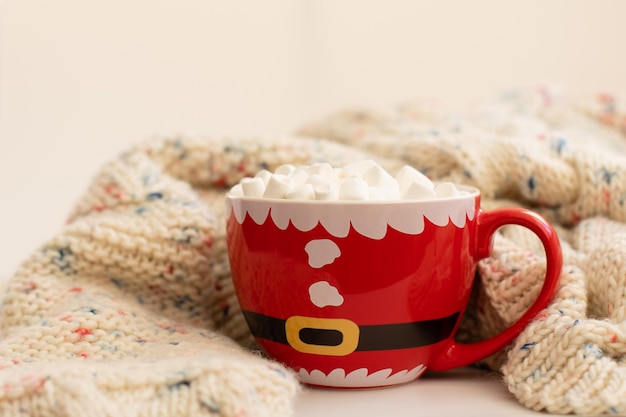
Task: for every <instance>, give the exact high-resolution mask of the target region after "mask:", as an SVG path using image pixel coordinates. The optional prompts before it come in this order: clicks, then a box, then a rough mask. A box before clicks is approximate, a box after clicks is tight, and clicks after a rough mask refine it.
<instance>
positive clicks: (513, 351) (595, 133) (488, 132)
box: [300, 87, 626, 415]
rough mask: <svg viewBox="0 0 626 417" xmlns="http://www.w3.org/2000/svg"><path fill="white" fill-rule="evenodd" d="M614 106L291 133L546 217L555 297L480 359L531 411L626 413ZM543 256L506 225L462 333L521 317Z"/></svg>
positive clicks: (509, 96) (553, 98) (625, 168)
mask: <svg viewBox="0 0 626 417" xmlns="http://www.w3.org/2000/svg"><path fill="white" fill-rule="evenodd" d="M618 104H619V103H618V101H617V99H616V98H615V97H612V96H610V95H607V94H600V95H597V96H595V97H587V98H582V99H580V98H573V97H570V96H567V95H565V94H563V93H559V92H558V91H556V90H555V89H553V88H549V87H541V88H536V89H529V90H525V91H511V92H507V93H505V94H503V95H501V96H499V97H497V98H496V99H495V100H491V101H489V102H486V103H483V104H481V105H477V106H474V107H472V108H471V109H469V110H468V111H467V112H465V113H463V114H460V115H458V114H456V115H455V114H450V113H446V112H445V111H442V110H441V109H440V108H437V107H435V106H433V105H432V103H429V102H424V103H412V104H410V105H406V106H401V107H398V108H394V109H390V110H387V111H371V110H366V109H361V110H354V111H345V112H342V113H338V114H335V115H332V116H330V117H328V118H327V119H325V120H322V121H320V122H318V123H313V124H311V125H309V126H306V127H304V128H303V129H302V130H301V132H300V133H302V134H307V135H311V136H316V137H327V138H332V139H334V140H336V141H339V142H342V143H344V144H348V145H350V146H353V147H356V148H361V149H368V150H370V151H374V152H377V153H379V154H380V155H384V156H387V157H397V158H402V159H403V160H404V161H406V162H407V163H409V164H412V165H413V166H415V167H416V168H418V169H420V170H422V171H423V172H425V173H426V174H427V175H429V176H430V177H431V178H432V179H434V180H452V181H456V182H460V183H467V184H471V185H474V186H477V187H479V188H480V189H481V190H482V194H483V206H484V207H485V208H487V209H489V208H493V207H497V206H507V205H519V206H527V207H530V208H532V209H534V210H536V211H538V212H539V213H541V214H542V215H544V216H545V217H546V218H547V219H548V220H550V221H551V222H552V223H553V225H554V226H555V228H556V229H557V230H558V233H559V234H560V238H561V241H562V245H563V249H564V265H565V266H564V268H563V272H562V276H561V283H560V287H559V290H558V293H557V295H556V297H555V299H554V301H553V303H552V304H551V305H550V306H549V307H548V308H547V309H545V310H544V311H543V312H542V313H540V314H539V315H538V317H536V319H535V320H534V321H533V322H532V323H531V324H530V325H529V326H528V327H527V328H526V329H525V330H524V332H523V333H522V334H521V335H520V337H519V338H517V340H516V341H515V343H513V344H512V346H510V347H509V348H508V349H507V350H505V351H502V352H500V353H498V354H496V355H494V356H493V357H491V358H488V359H487V360H486V361H485V364H486V365H489V366H491V367H492V368H494V369H499V370H501V371H502V373H503V375H504V381H505V383H506V385H507V387H508V389H509V390H510V391H511V392H512V393H513V394H514V395H515V397H516V398H517V399H518V400H519V401H520V403H521V404H523V405H524V406H526V407H528V408H531V409H534V410H542V411H548V412H551V413H562V414H567V413H575V414H617V415H626V113H625V112H624V110H623V109H620V108H619V107H618ZM543 256H544V254H543V250H542V247H541V246H540V244H539V243H538V240H537V238H535V237H534V236H533V235H532V234H531V233H530V232H528V231H527V230H525V229H523V228H520V227H517V226H507V227H506V228H503V229H502V230H501V231H500V232H499V233H498V234H497V236H496V238H495V244H494V250H493V252H492V255H491V256H490V257H489V258H487V259H485V260H483V261H481V263H480V265H479V275H480V280H479V281H480V285H479V286H477V288H476V290H475V291H474V294H473V298H472V300H471V304H470V307H469V309H468V312H467V316H466V317H465V320H464V322H463V323H462V331H461V333H460V335H459V337H460V338H461V339H462V340H466V341H471V340H478V339H482V338H485V337H488V336H491V335H494V334H496V333H498V332H499V331H500V330H502V329H503V328H504V327H505V326H507V325H509V324H511V323H512V322H513V321H514V320H516V319H517V318H518V317H520V316H521V314H522V313H523V312H524V311H525V310H526V308H527V307H528V306H529V305H530V304H531V303H532V302H533V300H534V298H535V296H536V295H537V293H538V291H539V289H540V286H541V281H542V279H543V276H544V271H545V259H544V257H543Z"/></svg>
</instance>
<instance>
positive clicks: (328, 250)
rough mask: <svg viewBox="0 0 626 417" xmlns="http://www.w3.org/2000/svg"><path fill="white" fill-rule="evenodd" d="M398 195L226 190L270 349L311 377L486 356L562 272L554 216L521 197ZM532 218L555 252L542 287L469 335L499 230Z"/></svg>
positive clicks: (234, 252)
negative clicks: (461, 336) (493, 326)
mask: <svg viewBox="0 0 626 417" xmlns="http://www.w3.org/2000/svg"><path fill="white" fill-rule="evenodd" d="M458 189H459V190H460V192H459V194H458V195H455V196H449V197H446V198H426V199H419V200H397V201H354V200H350V201H346V200H342V201H327V200H326V201H317V200H303V199H296V200H289V199H278V198H260V197H246V196H242V195H234V194H233V193H230V194H229V195H228V196H227V197H226V207H227V216H228V217H227V242H228V251H229V259H230V265H231V270H232V277H233V281H234V285H235V289H236V293H237V297H238V299H239V303H240V305H241V309H242V311H243V314H244V316H245V319H246V321H247V323H248V325H249V327H250V329H251V331H252V334H253V335H254V336H255V338H256V341H257V342H258V344H259V345H260V347H261V348H262V349H263V350H264V352H265V353H266V354H267V355H268V356H269V357H271V358H274V359H275V360H277V361H280V362H282V363H284V364H286V365H287V366H289V367H291V368H292V369H294V370H295V371H296V372H297V374H298V376H299V378H300V380H301V381H302V382H304V383H306V384H309V385H315V386H323V387H337V388H365V387H381V386H388V385H396V384H401V383H406V382H409V381H412V380H414V379H416V378H418V377H419V376H420V375H422V374H423V373H424V372H425V371H426V370H429V369H430V370H448V369H452V368H456V367H462V366H465V365H469V364H472V363H474V362H476V361H479V360H481V359H483V358H485V357H487V356H489V355H491V354H493V353H495V352H496V351H498V350H500V349H502V348H503V347H505V346H506V345H507V344H508V343H510V342H511V341H512V340H513V339H514V338H515V337H516V336H517V335H519V333H520V332H521V331H522V330H523V328H524V327H525V326H526V325H527V324H528V323H529V322H530V321H531V320H532V318H533V317H534V316H535V315H536V314H537V313H538V312H539V311H540V310H541V309H543V308H544V307H546V306H547V304H548V303H549V301H550V300H551V299H552V297H553V295H554V293H555V291H556V288H557V284H558V279H559V275H560V272H561V266H562V259H561V248H560V245H559V239H558V237H557V235H556V233H555V231H554V230H553V228H552V227H551V226H550V224H549V223H548V222H547V221H546V220H544V219H543V218H541V217H540V216H539V215H537V214H536V213H534V212H532V211H529V210H526V209H521V208H498V209H495V210H491V211H483V210H482V209H481V208H480V192H479V190H477V189H475V188H471V187H461V186H459V187H458ZM509 224H515V225H521V226H524V227H526V228H528V229H530V230H531V231H532V232H534V233H535V234H536V235H537V236H538V237H539V239H540V241H541V243H542V244H543V247H544V249H545V254H546V274H545V279H544V282H543V287H542V289H541V291H540V293H539V295H538V296H537V298H536V300H535V301H534V303H533V304H532V305H531V306H530V307H529V308H528V310H527V311H526V312H525V314H523V316H522V317H521V318H520V319H519V320H517V321H516V322H515V323H513V324H512V325H511V326H509V327H508V328H506V329H505V330H504V331H502V332H501V333H499V334H497V335H496V336H494V337H491V338H489V339H487V340H483V341H480V342H476V343H468V344H464V343H459V342H457V341H456V340H455V333H456V331H457V329H458V327H459V323H460V321H461V318H462V317H463V313H464V311H465V309H466V306H467V304H468V300H469V297H470V294H471V291H472V286H473V284H474V278H475V272H476V267H477V262H478V261H479V260H480V259H483V258H485V257H487V256H489V254H490V251H491V247H492V238H493V234H494V233H495V232H496V230H497V229H498V228H499V227H501V226H505V225H509Z"/></svg>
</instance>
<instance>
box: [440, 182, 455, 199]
mask: <svg viewBox="0 0 626 417" xmlns="http://www.w3.org/2000/svg"><path fill="white" fill-rule="evenodd" d="M435 195H436V196H437V197H443V198H445V197H456V196H458V195H460V193H459V190H458V189H457V188H456V186H455V185H454V184H453V183H451V182H442V183H441V184H438V185H437V186H436V187H435Z"/></svg>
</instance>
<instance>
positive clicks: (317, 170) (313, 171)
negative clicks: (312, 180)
mask: <svg viewBox="0 0 626 417" xmlns="http://www.w3.org/2000/svg"><path fill="white" fill-rule="evenodd" d="M308 171H309V175H319V176H321V177H322V178H326V179H327V180H329V181H332V180H334V179H335V176H336V173H335V171H334V170H333V167H332V165H330V164H329V163H327V162H320V163H317V164H313V165H311V166H310V167H309V169H308Z"/></svg>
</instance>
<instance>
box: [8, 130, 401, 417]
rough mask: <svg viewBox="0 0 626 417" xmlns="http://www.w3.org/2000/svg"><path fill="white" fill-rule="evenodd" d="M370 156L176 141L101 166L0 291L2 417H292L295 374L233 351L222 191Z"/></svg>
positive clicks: (242, 331) (232, 141)
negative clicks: (248, 178)
mask: <svg viewBox="0 0 626 417" xmlns="http://www.w3.org/2000/svg"><path fill="white" fill-rule="evenodd" d="M365 157H368V156H367V155H366V154H365V153H364V152H360V151H358V150H356V151H355V150H354V149H351V148H348V147H344V146H341V145H337V144H334V143H331V142H325V141H321V140H312V139H307V140H304V139H298V138H253V139H241V138H239V139H237V138H190V137H184V136H179V137H173V138H155V139H153V140H150V141H148V142H147V143H146V144H142V145H139V146H136V147H134V148H133V149H130V150H129V151H128V152H125V153H123V154H122V155H120V156H119V158H117V159H115V160H114V161H111V162H110V163H108V164H106V165H105V166H104V167H103V168H102V170H101V171H100V172H99V173H98V174H97V175H96V176H95V178H94V180H93V183H92V184H91V186H90V188H89V189H88V190H87V192H86V193H85V195H84V196H83V197H82V199H80V201H79V202H78V203H77V205H76V208H75V210H74V212H73V213H72V215H71V216H70V218H69V221H68V223H67V225H66V226H65V227H64V229H63V230H62V232H60V233H59V234H58V235H57V236H54V237H53V238H52V239H50V240H49V241H48V242H46V243H45V244H44V245H42V246H41V247H40V248H39V249H37V251H35V252H34V253H33V254H32V255H31V256H30V257H29V258H28V259H27V260H26V261H24V262H23V264H22V265H21V267H20V268H19V269H18V271H16V273H15V274H14V276H13V277H12V278H11V279H10V281H9V282H8V283H7V285H6V291H5V295H4V298H3V303H2V318H1V321H0V329H1V332H2V333H1V337H0V415H2V416H3V417H4V416H6V417H9V416H30V417H32V416H67V417H78V416H102V417H105V416H106V417H125V416H129V417H130V416H171V417H174V416H177V417H178V416H224V417H226V416H232V417H234V416H238V417H243V416H250V417H252V416H259V417H261V416H272V417H277V416H290V415H292V414H293V399H294V396H295V395H296V393H297V391H298V383H297V381H296V379H295V377H294V375H293V374H292V372H290V371H288V370H287V369H285V368H284V367H283V366H281V365H280V364H277V363H274V362H271V361H269V360H267V359H264V358H262V357H261V356H260V355H258V354H254V353H251V352H250V351H249V350H246V349H244V348H243V347H241V346H240V345H244V346H245V345H249V344H250V343H251V342H252V337H251V335H250V333H249V331H248V329H247V326H246V324H245V322H244V319H243V316H242V315H241V314H240V310H239V308H238V305H237V300H236V296H235V293H234V289H233V284H232V281H231V279H230V268H229V265H228V257H227V250H226V243H225V236H224V234H225V226H224V222H225V219H224V211H225V210H224V193H225V190H226V189H227V188H226V187H228V186H229V185H233V184H234V183H236V182H237V181H239V179H240V178H242V177H243V176H244V175H250V174H254V173H255V172H256V171H258V170H260V169H261V168H267V169H274V168H275V167H276V166H277V165H279V164H282V163H286V162H291V163H306V164H310V163H313V162H317V161H321V160H328V161H331V162H333V163H335V164H345V163H347V162H350V161H352V160H355V159H357V160H358V159H362V158H365ZM392 166H393V164H391V165H390V168H391V167H392ZM235 341H238V342H239V344H237V343H235Z"/></svg>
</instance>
